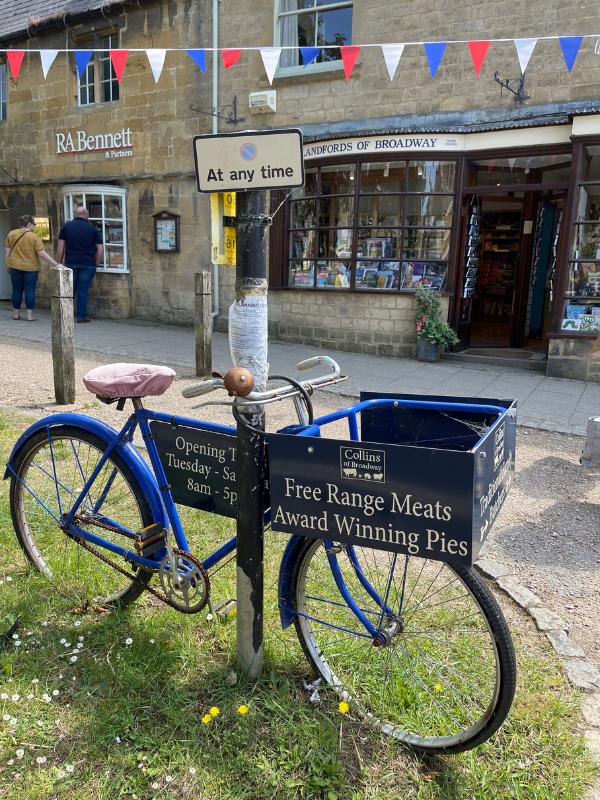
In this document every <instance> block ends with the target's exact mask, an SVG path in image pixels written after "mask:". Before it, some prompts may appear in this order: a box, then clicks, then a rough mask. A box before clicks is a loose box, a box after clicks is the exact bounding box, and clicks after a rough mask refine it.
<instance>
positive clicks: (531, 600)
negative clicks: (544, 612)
mask: <svg viewBox="0 0 600 800" xmlns="http://www.w3.org/2000/svg"><path fill="white" fill-rule="evenodd" d="M498 586H499V587H500V588H501V589H504V591H505V592H506V593H507V594H508V595H510V596H511V597H512V599H513V600H514V601H515V603H517V604H518V605H520V606H521V608H525V609H527V610H529V609H530V608H534V607H536V606H541V605H542V601H541V600H540V598H539V597H538V596H537V594H534V593H533V592H531V591H529V589H526V588H525V586H523V584H521V583H519V581H518V579H517V578H515V577H513V576H512V575H506V576H505V577H503V578H498Z"/></svg>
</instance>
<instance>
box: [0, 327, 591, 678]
mask: <svg viewBox="0 0 600 800" xmlns="http://www.w3.org/2000/svg"><path fill="white" fill-rule="evenodd" d="M0 358H1V363H2V366H3V379H2V385H1V387H0V406H4V407H12V408H18V409H21V410H24V411H27V412H29V413H34V414H35V415H36V416H42V415H43V414H45V413H52V412H56V411H63V410H76V411H78V412H81V413H85V414H90V415H92V416H95V417H97V418H100V419H103V420H104V421H105V422H107V423H109V424H111V425H113V426H115V427H120V426H121V425H122V424H123V422H124V421H125V419H126V417H125V414H124V413H122V412H118V411H116V409H115V407H114V406H106V405H103V404H102V403H99V402H98V401H97V400H96V399H95V398H94V397H93V396H92V395H90V394H88V393H87V391H86V390H85V388H84V386H83V384H82V382H81V377H82V375H84V374H85V372H87V371H88V370H89V369H91V368H92V367H94V366H97V365H98V364H101V363H106V362H107V357H106V356H101V355H99V356H94V355H91V354H89V353H86V354H85V355H81V356H79V357H78V359H77V365H76V372H77V395H78V397H77V402H76V404H75V405H73V406H56V405H55V404H54V402H53V381H52V361H51V357H50V354H49V349H48V348H47V347H46V346H43V345H37V344H33V343H30V342H28V343H26V344H21V343H19V342H18V341H16V340H4V341H3V342H2V343H1V344H0ZM112 360H118V359H117V358H114V357H113V358H112ZM190 378H191V375H190V374H189V373H188V375H187V376H186V375H185V372H182V371H180V375H179V376H178V379H177V381H176V383H175V384H174V386H173V387H172V388H171V390H170V391H169V392H167V394H166V395H163V396H162V397H159V398H154V399H153V402H152V404H150V403H149V404H148V405H152V407H154V408H156V409H158V410H161V411H170V412H173V413H179V414H183V415H187V416H194V414H195V412H194V411H192V410H191V406H192V404H193V402H194V401H190V400H185V399H184V398H183V397H181V394H180V390H181V389H182V388H184V386H186V385H188V384H189V383H190V382H192V380H190ZM154 400H155V401H156V402H154ZM342 402H343V401H342ZM339 407H340V398H339V397H338V398H335V397H333V396H332V395H328V394H327V393H325V392H321V393H320V394H318V395H317V398H316V400H315V408H316V409H317V410H318V411H319V412H320V413H325V412H326V411H329V410H333V409H334V408H339ZM290 412H291V409H290V406H289V405H287V404H286V405H284V404H281V405H279V404H277V405H276V406H271V410H270V411H269V420H270V424H269V427H271V428H275V427H280V426H281V425H283V424H286V422H289V421H291V416H290ZM202 415H203V416H204V417H206V418H207V419H212V420H214V421H218V422H226V423H230V422H231V415H230V411H229V409H227V408H223V407H221V408H218V407H217V408H213V409H205V410H204V411H203V412H202ZM330 435H335V436H340V437H344V436H345V429H344V427H343V426H342V425H341V424H339V425H338V426H337V428H334V427H333V426H332V427H331V429H330ZM582 447H583V439H582V438H580V437H577V436H572V435H566V434H559V433H548V432H545V431H538V430H533V429H525V428H520V429H519V435H518V439H517V476H516V481H515V482H514V483H513V486H512V488H511V492H510V494H509V497H508V499H507V501H506V503H505V506H504V508H503V510H502V512H501V513H500V516H499V517H498V520H497V522H496V523H495V525H494V528H493V530H492V532H491V533H490V535H489V537H488V539H487V542H486V545H485V548H484V551H483V555H484V556H485V557H487V558H494V559H495V560H497V561H499V562H501V563H502V564H504V565H506V566H508V567H510V568H511V570H512V571H513V572H514V573H515V574H517V575H518V577H519V579H520V581H521V582H522V583H523V584H524V585H525V586H526V587H528V588H529V589H531V590H533V591H534V592H535V593H536V594H537V595H539V597H540V598H541V599H542V600H543V602H544V604H545V605H546V606H548V607H549V608H551V609H552V610H553V611H555V612H556V613H557V614H559V615H560V616H561V617H562V618H563V619H564V620H565V621H566V622H567V623H568V625H569V626H570V634H571V636H572V637H573V639H574V640H575V641H576V642H577V643H578V644H579V645H580V646H581V647H583V649H584V650H585V651H586V653H587V656H588V658H589V659H590V661H592V662H593V663H594V664H595V665H596V667H599V668H600V622H599V620H598V610H599V609H600V469H597V470H592V469H586V468H584V467H582V466H580V464H579V461H578V459H579V455H580V453H581V450H582Z"/></svg>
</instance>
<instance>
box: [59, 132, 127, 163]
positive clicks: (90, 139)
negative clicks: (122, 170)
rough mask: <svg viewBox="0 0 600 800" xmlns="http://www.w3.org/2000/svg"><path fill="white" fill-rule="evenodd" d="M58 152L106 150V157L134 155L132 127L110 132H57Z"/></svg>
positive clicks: (95, 151)
mask: <svg viewBox="0 0 600 800" xmlns="http://www.w3.org/2000/svg"><path fill="white" fill-rule="evenodd" d="M55 137H56V154H57V155H62V154H68V153H97V152H104V154H105V158H122V157H124V156H132V155H133V149H132V148H133V142H132V133H131V128H122V129H121V130H120V131H114V132H108V133H95V134H94V133H88V132H87V131H83V130H79V131H74V132H73V131H64V132H60V131H59V132H57V133H56V134H55Z"/></svg>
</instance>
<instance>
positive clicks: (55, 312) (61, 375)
mask: <svg viewBox="0 0 600 800" xmlns="http://www.w3.org/2000/svg"><path fill="white" fill-rule="evenodd" d="M50 316H51V320H52V364H53V368H54V395H55V397H56V402H57V403H58V404H59V405H66V404H68V403H74V402H75V342H74V340H75V330H74V328H75V326H74V324H73V271H72V270H70V269H68V268H67V267H51V268H50Z"/></svg>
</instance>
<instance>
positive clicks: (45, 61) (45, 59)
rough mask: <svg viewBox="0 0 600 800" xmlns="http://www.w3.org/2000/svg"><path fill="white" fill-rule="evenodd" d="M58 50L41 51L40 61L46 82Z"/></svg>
mask: <svg viewBox="0 0 600 800" xmlns="http://www.w3.org/2000/svg"><path fill="white" fill-rule="evenodd" d="M57 55H58V50H40V59H41V61H42V72H43V73H44V80H45V79H46V78H47V77H48V70H49V69H50V67H51V66H52V64H54V61H55V59H56V56H57Z"/></svg>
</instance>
